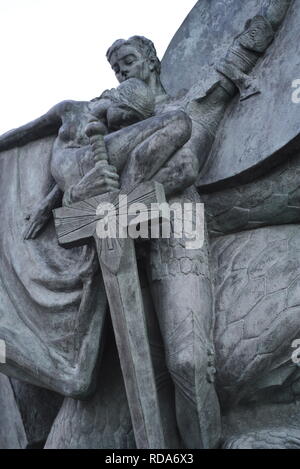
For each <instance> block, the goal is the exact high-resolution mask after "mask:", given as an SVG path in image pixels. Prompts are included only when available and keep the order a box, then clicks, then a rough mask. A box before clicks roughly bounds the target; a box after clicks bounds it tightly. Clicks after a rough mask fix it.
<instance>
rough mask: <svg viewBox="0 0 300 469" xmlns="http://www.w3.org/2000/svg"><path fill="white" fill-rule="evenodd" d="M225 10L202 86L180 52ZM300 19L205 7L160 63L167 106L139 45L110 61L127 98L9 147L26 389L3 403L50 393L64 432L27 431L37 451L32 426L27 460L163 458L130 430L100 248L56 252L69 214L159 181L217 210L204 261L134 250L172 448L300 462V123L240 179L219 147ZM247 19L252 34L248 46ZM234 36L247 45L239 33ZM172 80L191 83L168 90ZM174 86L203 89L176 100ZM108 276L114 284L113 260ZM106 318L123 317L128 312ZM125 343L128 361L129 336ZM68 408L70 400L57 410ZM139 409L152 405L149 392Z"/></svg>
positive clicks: (110, 97) (176, 196)
mask: <svg viewBox="0 0 300 469" xmlns="http://www.w3.org/2000/svg"><path fill="white" fill-rule="evenodd" d="M223 7H224V8H227V9H228V11H229V13H227V15H224V18H223V19H222V20H220V19H219V23H220V24H218V22H217V27H216V29H218V26H219V27H223V28H224V36H223V38H222V37H221V33H222V30H221V32H220V31H219V34H217V33H216V32H215V33H214V44H213V46H214V47H213V48H212V54H211V55H212V56H211V57H209V58H207V56H208V53H207V52H206V54H205V57H204V58H203V57H199V64H200V65H202V66H203V61H204V60H206V59H207V60H208V61H211V60H212V59H214V60H215V61H216V63H215V66H214V67H213V66H212V65H211V64H210V65H205V66H203V67H202V68H203V69H202V72H201V73H203V76H202V75H201V74H200V72H199V70H198V68H197V67H199V64H198V65H195V63H196V61H197V56H194V57H193V61H194V62H193V63H192V66H191V67H190V70H188V67H184V69H183V67H181V65H182V64H183V63H184V62H185V61H187V62H188V63H190V62H191V59H190V57H189V56H188V53H187V54H186V51H189V47H186V46H183V48H180V45H182V42H184V41H185V39H186V37H187V36H186V34H184V31H185V28H187V29H188V30H189V34H190V37H192V36H193V34H194V39H193V41H192V46H191V47H190V48H193V47H195V44H197V34H200V33H199V32H198V31H201V28H204V26H203V25H202V24H201V22H200V19H201V18H205V15H207V18H206V19H211V18H215V17H214V15H215V14H216V13H218V14H220V13H222V12H220V10H222V8H223ZM240 10H241V12H240ZM298 10H299V5H297V2H292V1H291V0H267V1H264V2H261V1H258V0H252V1H250V2H247V5H245V6H243V8H242V9H241V8H240V4H239V2H238V1H235V0H227V1H224V2H207V1H206V0H205V1H199V2H198V3H197V5H196V6H195V8H194V10H193V11H192V13H191V15H190V16H189V17H188V18H187V20H186V22H185V23H184V25H183V26H182V28H181V30H180V31H179V33H178V35H177V37H175V38H174V41H175V46H174V44H171V46H170V49H169V51H168V52H167V54H166V57H165V59H164V62H163V82H164V83H165V87H166V88H167V91H169V90H170V95H169V94H167V92H166V91H165V88H164V86H163V84H162V82H161V79H160V71H161V70H160V62H159V60H158V58H157V56H156V52H155V48H154V46H153V44H152V43H151V41H149V40H148V39H146V38H143V37H139V36H134V37H132V38H130V39H129V40H118V41H116V42H115V43H114V44H113V45H112V46H111V48H110V49H109V51H108V53H107V57H108V60H109V62H110V64H111V66H112V68H113V70H114V71H115V73H116V76H117V78H118V80H119V82H120V83H121V86H120V87H119V88H117V89H115V90H111V91H110V92H106V93H104V94H102V95H101V97H100V98H97V99H95V100H93V101H92V102H89V103H86V102H72V101H66V102H63V103H60V104H59V105H56V106H55V107H54V108H53V109H52V110H50V111H49V112H48V113H47V114H46V115H45V116H43V117H41V118H39V119H37V120H36V121H34V122H32V123H30V124H27V125H26V126H24V127H22V128H20V129H17V130H14V131H11V132H9V133H8V134H6V135H4V136H2V137H1V138H0V150H1V151H2V153H1V155H0V161H1V168H2V171H1V175H2V176H1V187H2V189H1V190H3V198H5V200H6V202H7V203H6V204H5V209H4V210H3V217H2V220H3V227H5V228H3V232H1V250H2V252H3V255H2V254H1V288H0V295H1V301H2V305H3V307H2V308H1V316H0V339H3V340H5V341H6V344H7V362H6V364H1V365H0V371H1V372H2V373H4V374H6V375H8V376H10V377H12V378H16V379H17V380H18V381H16V380H15V379H14V380H12V385H11V384H10V383H9V381H8V379H7V378H4V381H3V385H2V386H1V388H0V392H1V389H2V388H3V389H7V387H8V389H10V391H9V392H11V387H10V386H14V385H13V383H15V389H16V391H15V395H16V396H20V398H19V402H18V399H16V401H15V403H14V404H12V405H13V406H14V410H12V412H15V411H18V407H19V408H23V409H24V408H26V405H27V406H29V402H28V400H27V401H26V399H27V394H26V392H23V398H22V389H23V388H22V386H24V387H25V386H32V385H34V386H36V387H35V388H34V389H35V390H36V392H37V394H38V393H39V392H48V391H42V390H41V389H40V387H43V388H46V389H48V390H49V391H51V392H52V396H53V404H52V408H53V413H54V415H57V416H56V419H55V422H54V423H53V425H52V421H53V419H52V420H51V421H48V422H47V424H45V427H47V430H46V431H45V430H44V429H43V431H42V430H41V431H40V432H34V431H32V430H31V431H30V435H34V437H32V438H28V434H29V432H28V430H27V434H26V428H25V430H24V428H23V427H22V417H21V422H20V427H19V430H18V431H19V434H20V435H21V434H22V435H24V436H22V438H19V442H20V443H19V445H20V446H21V447H25V446H26V445H27V444H29V445H37V444H39V445H45V447H46V448H78V447H81V448H94V447H95V448H132V447H134V446H135V445H136V444H137V445H138V447H149V446H151V445H153V444H155V445H157V442H156V443H153V440H151V439H150V440H149V441H147V438H146V437H145V436H143V433H142V432H141V433H139V432H138V431H137V426H136V425H135V423H136V421H135V415H136V414H135V413H134V412H133V407H134V405H133V404H134V402H131V396H133V394H132V392H133V391H132V390H131V391H130V390H129V387H128V383H127V382H126V379H125V387H126V391H127V395H126V392H125V389H124V383H123V379H122V374H121V369H120V365H119V360H118V357H117V352H116V348H115V345H114V340H113V332H112V328H111V324H110V317H109V315H108V314H107V299H106V294H105V290H104V285H103V278H102V275H101V273H100V270H99V264H98V260H97V255H96V249H95V247H94V245H93V244H91V243H90V244H88V245H87V246H83V247H80V246H76V247H73V248H72V249H70V250H67V249H64V248H62V247H60V246H59V244H58V241H57V237H56V233H55V229H54V223H53V218H52V210H53V209H55V208H57V207H59V206H61V205H63V206H64V208H63V209H59V210H58V211H57V212H56V213H57V214H59V213H60V214H63V216H64V217H65V216H66V214H67V213H71V212H70V210H71V211H72V210H75V208H76V207H79V206H80V207H81V208H82V206H83V205H82V204H84V203H85V202H84V201H85V200H87V199H90V198H95V197H96V198H97V197H99V196H100V197H103V196H102V195H101V194H107V193H110V192H111V191H116V190H118V189H119V187H120V184H121V189H122V190H125V189H126V190H127V189H129V188H130V187H132V186H135V187H136V185H138V186H137V187H140V188H142V187H143V184H144V183H146V184H149V183H150V181H155V182H156V183H159V184H161V185H162V186H163V187H164V190H165V193H166V197H167V199H168V201H170V202H171V201H178V202H179V203H180V204H183V203H184V202H187V201H192V202H200V201H204V202H205V206H206V214H207V230H206V237H205V243H204V246H203V248H202V249H196V250H188V249H187V248H186V239H184V238H182V239H181V240H178V239H176V237H175V236H174V233H173V234H172V236H171V238H170V239H168V240H166V239H158V240H150V241H149V242H142V243H141V244H140V245H137V246H136V249H137V264H138V272H139V277H140V286H139V285H137V284H136V285H137V286H136V291H139V292H142V297H143V302H142V303H143V308H144V314H145V321H146V324H147V329H148V340H149V346H150V348H149V350H150V353H151V356H152V368H153V369H152V370H150V374H149V375H148V376H149V378H148V379H149V385H150V384H151V380H152V379H151V373H153V376H154V377H155V381H156V393H157V411H156V416H157V417H158V416H159V414H160V418H161V423H160V424H159V425H161V426H162V433H163V437H161V438H160V440H161V446H166V447H168V448H172V447H173V448H178V447H184V448H214V447H224V448H240V447H251V448H257V447H262V448H264V447H269V448H271V447H282V448H285V447H299V437H300V433H299V431H298V430H297V426H296V424H297V421H296V422H295V421H293V417H294V415H295V412H296V409H297V405H298V404H297V399H298V396H299V389H298V388H299V368H297V366H296V365H295V364H294V363H293V362H292V361H291V354H292V350H291V343H292V341H293V339H295V338H297V334H298V335H300V331H299V328H300V327H299V325H300V323H299V311H298V308H297V305H298V300H297V297H298V296H297V293H298V289H297V285H298V284H297V278H298V276H299V274H298V270H297V269H299V265H298V264H299V263H298V261H297V259H296V255H297V249H298V248H297V246H298V244H297V225H296V223H297V221H298V218H297V216H298V212H299V209H298V208H297V190H298V185H297V184H298V182H297V158H293V155H294V154H295V152H296V151H297V139H296V137H297V135H298V134H297V131H298V132H299V129H298V127H297V126H298V122H295V123H294V126H293V130H292V131H291V134H289V135H288V138H289V140H288V139H287V138H282V139H281V140H280V139H279V140H278V141H277V147H276V151H275V148H274V145H273V144H272V142H268V143H267V144H265V145H264V147H263V151H262V152H261V154H260V155H261V156H260V157H258V156H256V157H255V156H254V155H255V150H256V151H257V152H258V151H259V148H255V145H254V144H255V139H254V143H253V145H252V148H253V151H252V153H251V155H250V157H249V160H247V158H245V159H244V160H243V161H242V163H240V162H237V166H236V167H230V161H229V158H228V156H227V155H228V148H229V146H228V143H227V140H226V139H225V138H223V135H224V134H226V138H227V139H229V135H231V139H232V138H233V137H232V127H231V125H232V124H231V122H232V121H234V113H238V116H242V117H241V121H244V122H245V121H246V119H247V116H248V118H249V119H250V116H249V110H247V109H248V106H249V107H250V108H251V106H253V107H254V108H255V106H258V104H255V103H256V100H259V99H260V97H261V96H262V95H263V94H264V90H263V87H262V86H261V83H260V82H259V80H258V79H257V78H254V76H253V74H252V70H253V69H254V68H255V67H256V70H257V71H260V70H263V71H264V70H267V68H268V63H270V62H271V61H272V57H274V54H275V53H276V51H278V50H279V51H282V49H281V41H283V42H284V40H285V36H286V34H287V33H286V31H287V30H290V31H293V32H294V33H295V26H293V27H290V28H289V23H290V24H294V23H293V21H296V20H295V18H297V17H299V14H300V13H299V11H298ZM210 15H211V16H210ZM243 16H245V18H244V19H245V20H246V19H248V18H251V17H252V19H250V20H249V21H247V23H246V27H245V30H244V31H243V32H242V29H243V21H242V18H243ZM231 17H232V24H230V27H229V26H228V28H227V24H226V21H227V22H228V20H230V18H231ZM195 20H197V22H196V25H195ZM222 21H224V22H225V24H224V25H223V24H222ZM296 24H297V23H296ZM220 25H221V26H220ZM205 27H207V26H205ZM231 28H238V29H237V31H231V32H228V31H227V29H229V30H230V29H231ZM202 31H203V29H202ZM204 33H205V32H203V33H202V34H204ZM238 33H239V34H238ZM200 36H201V35H200ZM201 39H203V37H201ZM274 39H275V41H274ZM218 40H219V42H221V46H222V47H221V48H220V44H219V46H218ZM222 41H223V42H222ZM201 47H202V48H203V47H204V46H203V43H201ZM174 49H175V52H174ZM226 49H228V51H227V52H225V51H226ZM180 50H181V51H183V54H182V56H181V57H180ZM277 53H278V52H277ZM264 54H266V55H264ZM186 55H187V56H186ZM172 57H173V59H174V60H173V62H172ZM264 57H266V59H264ZM264 60H265V62H263V61H264ZM276 63H277V66H278V67H279V65H278V62H276ZM176 64H177V65H179V66H180V73H179V74H178V76H177V75H176V74H172V73H170V72H171V71H172V69H174V67H176ZM187 70H188V71H187ZM195 71H196V73H195ZM194 75H197V80H196V79H194V78H195V76H194ZM177 79H178V80H179V81H176V80H177ZM292 79H294V77H292ZM190 80H192V81H190ZM274 80H275V81H276V78H274ZM278 80H280V78H278ZM131 85H132V86H131ZM145 85H146V86H145ZM191 85H194V86H192V87H191ZM179 87H180V88H190V89H189V91H187V92H182V93H180V96H179V97H178V91H179ZM171 95H173V97H171ZM262 99H263V98H262ZM249 103H250V104H249ZM256 112H257V113H259V106H258V110H257V111H256ZM232 116H233V117H232ZM271 119H272V120H273V119H274V120H276V118H275V116H274V117H272V118H271ZM241 125H242V124H241ZM297 129H298V130H297ZM243 138H244V137H243ZM266 139H267V138H266ZM291 139H292V140H293V142H292V143H291ZM267 140H268V139H267ZM287 140H288V141H287ZM223 141H224V144H223ZM228 141H230V140H228ZM246 142H247V145H246V144H244V142H243V141H242V142H241V143H242V144H243V145H242V146H241V151H242V152H243V151H246V155H247V154H248V153H247V150H248V148H249V147H250V144H249V137H248V140H247V139H246ZM226 145H227V146H226ZM280 145H281V146H280ZM287 150H289V151H288V152H287ZM293 152H294V153H293ZM287 154H288V156H289V158H290V159H289V160H288V162H287V160H286V159H285V160H284V156H286V155H287ZM224 155H225V157H224ZM271 157H272V158H271ZM223 158H224V162H225V166H224V171H223V170H222V163H220V161H222V159H223ZM226 158H227V159H226ZM236 158H237V157H236ZM282 161H283V163H282ZM231 163H232V165H233V164H235V161H233V160H231ZM279 163H281V166H279V167H276V168H275V166H276V165H278V164H279ZM283 166H284V167H283ZM278 168H279V169H278ZM222 171H223V172H222ZM9 178H10V179H11V181H12V182H11V184H10V187H8V186H7V180H8V179H9ZM145 181H148V182H145ZM151 184H152V183H151ZM241 184H243V185H241ZM196 185H197V187H198V191H197V190H196ZM275 187H276V193H275V195H274V190H273V189H274V188H275ZM112 193H114V192H112ZM104 197H106V196H104ZM274 198H275V199H274ZM274 200H275V202H274ZM34 202H37V203H34ZM74 203H75V205H73V204H74ZM77 204H79V205H77ZM33 206H35V207H36V208H35V209H33V210H32V207H33ZM29 210H30V211H31V213H30V215H29V213H28V211H29ZM61 210H62V211H61ZM56 216H59V217H60V216H61V215H56ZM57 219H58V218H57ZM274 223H275V224H277V225H282V226H278V227H276V226H271V225H273V224H274ZM76 226H77V227H78V225H76ZM7 227H8V229H7ZM91 234H92V233H89V235H88V236H90V235H91ZM88 236H86V233H85V236H84V238H85V239H86V238H87V237H88ZM81 237H82V236H81ZM74 239H78V236H77V237H76V236H74ZM67 241H68V240H67ZM96 244H98V243H97V242H96ZM99 252H100V251H99ZM101 252H103V251H101ZM101 255H102V254H100V256H101ZM128 255H129V254H128ZM108 259H109V262H108V264H109V266H110V268H112V267H111V266H112V265H113V263H114V262H115V260H112V258H111V257H110V258H109V257H108ZM106 262H107V260H106ZM131 270H133V268H132V269H131ZM127 275H128V276H129V274H128V273H127ZM132 275H134V272H132ZM135 276H137V271H136V272H135ZM104 280H105V277H104ZM104 283H105V281H104ZM108 296H109V295H108ZM138 296H139V297H140V293H139V295H138ZM123 298H124V301H126V300H125V296H124V297H123ZM110 300H111V299H110ZM109 303H110V307H111V314H112V313H113V314H112V317H113V316H114V315H115V314H116V313H117V311H112V304H113V303H112V301H109ZM136 305H138V302H137V303H136ZM141 308H142V307H140V308H139V309H140V310H141ZM8 313H9V314H8ZM113 322H114V330H115V331H116V324H115V321H114V320H113ZM116 338H117V344H118V350H119V352H120V342H119V339H118V334H117V333H116ZM145 350H146V349H145ZM289 353H290V355H289ZM123 358H124V357H121V363H122V370H123V373H124V366H125V365H126V360H125V365H124V360H123ZM150 362H151V360H150V357H149V363H150ZM149 367H150V368H151V363H150V365H149ZM150 368H149V369H150ZM112 369H113V372H112ZM215 375H216V383H215ZM124 376H125V375H124ZM23 382H27V383H30V384H29V385H28V384H24V383H23ZM1 383H2V382H1ZM16 383H18V385H17V384H16ZM131 384H132V383H131ZM5 392H7V391H5ZM130 392H131V394H130V395H129V394H128V393H130ZM55 393H57V394H59V395H62V396H65V400H64V402H63V404H62V405H61V406H60V398H59V397H58V395H56V394H55ZM142 397H143V399H145V401H147V395H146V394H145V393H143V396H142ZM151 397H154V396H153V394H152V395H151ZM82 399H84V400H82ZM149 399H150V397H149ZM133 401H134V399H133ZM128 402H129V406H128ZM149 402H150V401H149ZM0 404H1V400H0ZM42 407H43V405H42V403H41V410H40V412H42ZM23 413H24V415H25V413H26V412H24V411H23ZM54 415H53V418H54ZM243 415H247V419H243V418H242V416H243ZM131 421H132V422H133V430H134V433H133V431H132V425H131ZM137 421H138V420H137ZM298 425H299V419H298ZM23 426H24V419H23ZM34 426H35V422H32V423H31V427H34ZM51 426H52V428H51V429H50V427H51ZM36 433H39V434H40V436H37V435H36ZM0 435H1V434H0ZM45 435H46V436H45ZM47 435H48V438H47V442H46V443H45V440H46V437H47ZM156 436H158V435H156ZM15 439H16V438H15V436H14V437H12V439H11V445H12V446H13V445H14V444H15V443H14V442H15ZM29 440H31V441H29ZM0 445H1V441H0ZM4 445H6V446H7V442H5V443H3V446H4ZM147 445H148V446H147ZM157 446H158V445H157Z"/></svg>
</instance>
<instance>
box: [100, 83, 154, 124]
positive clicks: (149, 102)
mask: <svg viewBox="0 0 300 469" xmlns="http://www.w3.org/2000/svg"><path fill="white" fill-rule="evenodd" d="M105 98H107V99H110V100H111V101H113V102H114V103H116V104H125V105H126V106H127V107H128V108H130V109H133V110H134V111H136V112H138V113H139V114H140V116H141V117H142V118H143V119H148V117H151V116H153V114H154V110H155V97H154V95H153V93H152V91H151V89H150V88H149V86H147V85H146V84H145V83H144V82H143V81H141V80H138V79H137V78H129V80H126V81H125V82H124V83H121V85H119V86H118V88H113V89H112V90H106V91H104V93H102V95H101V98H100V99H105Z"/></svg>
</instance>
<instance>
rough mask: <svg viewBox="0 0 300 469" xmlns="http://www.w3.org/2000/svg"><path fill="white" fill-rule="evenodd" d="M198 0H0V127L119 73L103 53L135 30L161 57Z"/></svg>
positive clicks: (84, 93) (102, 85)
mask: <svg viewBox="0 0 300 469" xmlns="http://www.w3.org/2000/svg"><path fill="white" fill-rule="evenodd" d="M195 4H196V0H182V1H180V0H0V44H1V49H2V50H1V83H0V102H1V110H0V134H2V133H3V132H6V131H7V130H10V129H11V128H16V127H18V126H20V125H22V124H25V123H26V122H28V121H30V120H32V119H34V118H36V117H38V116H40V115H42V114H43V113H44V112H46V111H47V110H48V109H50V108H51V107H52V106H53V105H54V104H56V103H58V102H59V101H62V100H64V99H76V100H81V99H82V100H88V99H91V98H93V97H95V96H99V94H100V93H101V92H102V91H103V90H104V89H107V88H112V87H113V86H115V85H116V80H115V77H114V74H113V72H112V70H111V69H110V66H109V64H108V63H107V62H106V58H105V53H106V50H107V49H108V47H109V46H110V45H111V43H112V42H113V41H114V40H115V39H119V38H122V37H124V38H128V37H130V36H132V35H135V34H140V35H144V36H147V37H149V38H150V39H152V40H153V41H154V43H155V45H156V48H157V51H158V55H159V57H160V58H162V56H163V54H164V52H165V50H166V48H167V47H168V45H169V42H170V40H171V39H172V37H173V35H174V34H175V32H176V31H177V29H178V28H179V26H180V25H181V23H182V22H183V20H184V19H185V17H186V16H187V14H188V13H189V12H190V10H191V9H192V7H193V6H194V5H195Z"/></svg>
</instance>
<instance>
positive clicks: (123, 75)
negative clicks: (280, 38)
mask: <svg viewBox="0 0 300 469" xmlns="http://www.w3.org/2000/svg"><path fill="white" fill-rule="evenodd" d="M121 75H122V77H123V78H127V75H128V70H127V68H122V70H121Z"/></svg>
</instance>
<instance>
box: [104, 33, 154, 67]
mask: <svg viewBox="0 0 300 469" xmlns="http://www.w3.org/2000/svg"><path fill="white" fill-rule="evenodd" d="M121 46H133V47H135V48H137V49H138V51H139V52H140V53H141V54H142V56H143V57H144V58H145V59H147V60H149V61H153V63H154V65H155V71H156V73H157V74H158V75H160V68H161V66H160V60H159V58H158V57H157V53H156V49H155V46H154V44H153V42H152V41H150V39H147V38H146V37H144V36H132V37H130V38H129V39H128V40H125V39H118V40H117V41H115V42H114V43H113V45H112V46H111V47H110V48H109V49H108V51H107V53H106V57H107V60H108V61H109V62H110V59H111V56H112V54H113V53H114V52H115V51H117V50H118V49H120V47H121Z"/></svg>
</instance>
